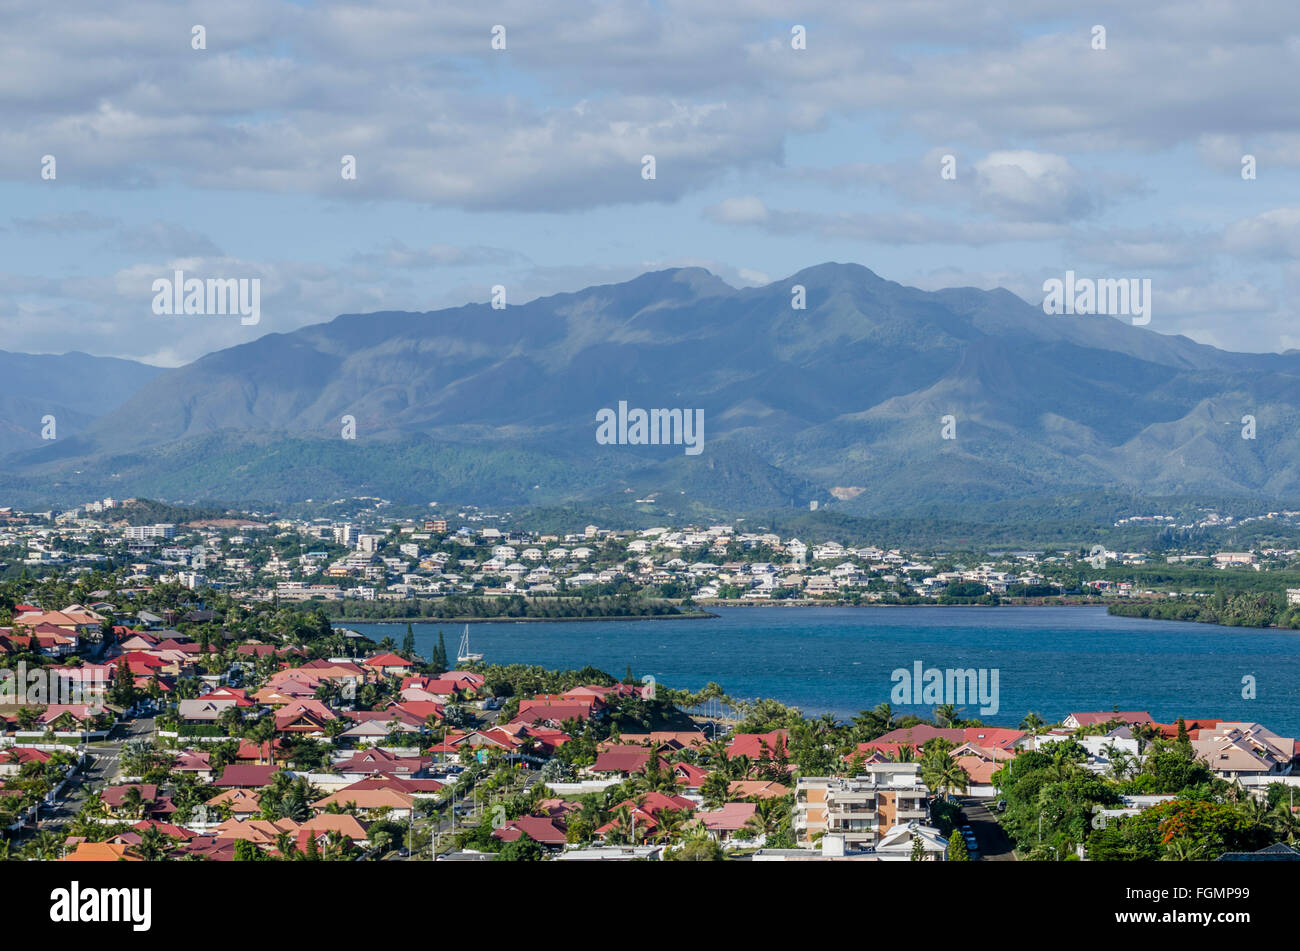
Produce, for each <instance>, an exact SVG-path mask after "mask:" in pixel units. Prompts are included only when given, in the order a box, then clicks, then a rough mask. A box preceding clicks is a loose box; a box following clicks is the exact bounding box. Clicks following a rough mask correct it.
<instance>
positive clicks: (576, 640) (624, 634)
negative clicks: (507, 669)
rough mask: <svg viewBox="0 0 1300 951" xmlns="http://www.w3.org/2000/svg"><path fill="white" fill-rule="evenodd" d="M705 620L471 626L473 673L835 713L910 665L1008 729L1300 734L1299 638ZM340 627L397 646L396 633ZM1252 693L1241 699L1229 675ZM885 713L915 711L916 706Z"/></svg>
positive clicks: (923, 710) (841, 616)
mask: <svg viewBox="0 0 1300 951" xmlns="http://www.w3.org/2000/svg"><path fill="white" fill-rule="evenodd" d="M715 611H716V613H717V614H718V615H719V616H718V617H717V618H716V619H710V620H696V621H686V620H658V621H581V622H578V621H574V622H568V621H556V622H547V623H531V622H525V623H516V622H506V623H485V624H471V625H470V641H471V646H472V649H473V650H474V651H475V652H482V653H483V654H484V655H485V657H484V660H485V661H486V662H488V663H501V664H506V663H520V664H540V665H542V666H544V667H547V668H568V667H573V668H577V667H583V666H585V665H588V664H590V665H592V666H595V667H599V668H601V669H603V670H605V671H608V672H609V673H611V674H613V675H614V676H617V677H622V676H623V674H624V673H625V672H626V669H627V667H628V665H629V664H630V665H631V667H632V670H633V673H634V674H635V675H636V676H637V677H638V678H639V677H641V676H643V675H645V674H650V675H653V676H654V677H655V678H656V680H657V681H658V682H659V683H661V684H664V685H666V686H670V687H677V688H685V689H690V690H697V689H699V688H701V687H703V686H704V685H705V684H706V683H708V682H709V681H716V682H717V683H719V684H720V685H721V686H722V687H723V689H724V690H725V691H726V692H727V693H728V694H730V695H731V696H733V697H737V698H754V697H772V698H774V699H777V700H780V701H782V702H784V703H788V704H791V705H794V706H797V707H799V708H801V709H802V710H803V711H804V712H805V713H809V714H820V713H831V714H834V715H835V716H837V717H849V716H852V715H854V714H855V713H857V712H858V711H860V710H863V709H866V708H869V707H872V706H874V705H876V704H877V703H882V702H887V701H889V700H890V692H891V689H892V687H893V684H894V682H893V681H892V680H891V674H892V672H893V671H894V670H896V669H899V668H906V669H909V670H910V669H911V668H912V666H913V664H914V662H916V661H920V662H921V663H922V664H923V665H924V666H925V667H927V668H930V667H935V668H941V669H945V668H976V669H980V668H984V669H989V670H993V669H996V670H997V671H998V684H999V696H998V706H999V709H998V712H997V713H996V714H986V715H981V714H980V713H979V712H978V710H977V704H975V703H974V702H968V703H967V704H965V705H964V707H963V711H962V715H963V716H965V717H968V718H970V717H979V718H980V719H982V720H983V721H984V722H986V723H990V724H996V725H1000V726H1016V725H1018V724H1019V723H1020V721H1021V719H1023V717H1024V715H1025V713H1026V712H1027V711H1030V710H1033V711H1035V712H1037V713H1038V714H1039V715H1040V716H1042V717H1043V718H1044V719H1045V720H1047V721H1049V722H1051V721H1055V720H1059V719H1061V718H1062V717H1064V716H1065V715H1066V714H1068V713H1070V712H1076V711H1105V710H1111V709H1115V708H1118V709H1120V710H1145V711H1147V712H1148V713H1150V714H1151V715H1152V716H1153V717H1154V718H1155V719H1156V720H1157V721H1160V722H1171V721H1172V720H1174V719H1175V718H1177V717H1178V716H1179V715H1182V716H1185V717H1187V718H1189V719H1191V718H1196V717H1215V718H1220V719H1234V720H1235V719H1240V720H1247V721H1252V722H1259V723H1263V724H1264V725H1265V726H1267V727H1268V728H1270V729H1271V730H1273V731H1274V732H1276V733H1279V734H1281V735H1283V736H1296V735H1297V733H1298V732H1300V652H1298V651H1297V649H1296V648H1297V645H1298V644H1300V633H1298V632H1294V631H1276V630H1259V629H1253V628H1242V627H1221V626H1218V625H1210V624H1194V623H1187V622H1179V621H1151V620H1145V619H1140V618H1125V617H1117V616H1114V615H1109V614H1107V613H1106V610H1105V608H1103V607H1095V606H1085V607H933V606H918V607H898V608H878V607H876V608H780V607H752V608H748V607H747V608H719V609H715ZM346 626H348V627H351V628H353V629H354V630H358V631H361V632H362V633H365V634H367V635H368V636H370V637H373V638H375V639H376V640H378V639H381V638H383V637H384V636H389V637H391V638H392V639H393V640H394V641H396V642H397V643H399V644H400V643H401V640H402V638H403V636H404V635H405V632H406V628H405V624H359V623H352V624H347V625H346ZM463 627H464V626H463V625H458V624H450V623H447V622H434V623H426V624H416V625H415V626H414V630H415V638H416V646H417V650H418V651H419V653H420V654H422V655H423V656H425V657H427V656H429V654H430V651H431V649H432V647H433V645H434V644H436V642H437V635H438V631H439V630H441V631H442V632H443V635H444V637H445V639H446V641H447V650H448V653H449V654H453V655H454V654H455V651H456V645H457V644H458V643H459V640H460V634H461V631H462V630H463ZM1246 676H1251V677H1254V678H1255V682H1256V694H1257V695H1256V698H1255V699H1246V698H1245V697H1243V682H1242V681H1243V677H1246ZM895 707H896V708H898V709H899V711H900V712H906V713H916V714H918V715H923V716H928V715H929V712H930V709H931V707H930V706H914V707H899V706H898V705H897V704H895Z"/></svg>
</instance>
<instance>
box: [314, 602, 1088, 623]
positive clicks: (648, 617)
mask: <svg viewBox="0 0 1300 951" xmlns="http://www.w3.org/2000/svg"><path fill="white" fill-rule="evenodd" d="M698 603H699V604H700V606H701V609H702V610H699V611H692V612H689V613H682V614H645V615H635V616H628V615H615V616H607V615H600V616H598V617H507V616H497V617H454V618H430V617H400V618H374V619H369V618H330V619H329V620H330V624H331V625H343V624H344V622H350V623H352V624H547V623H552V624H558V623H575V622H583V621H707V620H712V619H716V618H717V617H718V615H716V614H714V613H712V612H711V611H709V610H706V609H707V608H1087V607H1106V606H1107V604H1108V602H1105V601H1066V602H1061V601H1054V602H1050V603H1042V602H1035V601H1010V602H1002V603H1000V604H952V603H947V604H940V603H938V602H927V603H923V604H882V603H880V602H877V601H872V602H866V603H859V604H852V603H850V602H844V601H804V600H791V599H783V600H780V601H754V600H750V601H740V600H735V601H725V600H720V599H719V600H709V601H704V602H698Z"/></svg>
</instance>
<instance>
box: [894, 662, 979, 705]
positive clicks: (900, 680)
mask: <svg viewBox="0 0 1300 951" xmlns="http://www.w3.org/2000/svg"><path fill="white" fill-rule="evenodd" d="M889 679H890V680H891V681H892V682H893V684H894V687H893V689H892V690H891V691H890V692H889V700H890V702H891V703H895V704H898V705H900V706H920V705H925V706H936V705H939V704H951V705H952V706H955V707H961V706H965V705H966V704H969V703H978V704H979V712H980V714H981V715H983V716H994V715H996V714H997V712H998V703H999V701H998V668H996V667H993V668H988V667H980V668H978V669H977V668H974V667H958V668H952V667H949V668H946V669H941V668H938V667H926V666H925V665H924V664H923V663H921V661H919V660H917V661H913V662H912V668H911V670H909V669H908V668H906V667H899V668H897V669H896V670H895V671H894V672H893V673H891V674H890V675H889Z"/></svg>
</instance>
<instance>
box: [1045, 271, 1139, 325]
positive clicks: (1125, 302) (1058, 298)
mask: <svg viewBox="0 0 1300 951" xmlns="http://www.w3.org/2000/svg"><path fill="white" fill-rule="evenodd" d="M1043 293H1044V294H1046V295H1047V296H1046V297H1044V298H1043V313H1044V314H1049V315H1058V314H1096V315H1099V316H1111V317H1120V316H1123V317H1132V318H1133V323H1134V325H1135V326H1141V325H1143V324H1149V323H1151V278H1149V277H1144V278H1142V279H1140V280H1139V279H1138V278H1136V277H1127V278H1125V277H1121V278H1100V279H1098V280H1093V279H1092V278H1088V277H1080V278H1076V277H1075V276H1074V272H1073V271H1066V272H1065V280H1063V281H1062V280H1060V279H1058V278H1055V277H1052V278H1048V279H1047V280H1045V281H1043Z"/></svg>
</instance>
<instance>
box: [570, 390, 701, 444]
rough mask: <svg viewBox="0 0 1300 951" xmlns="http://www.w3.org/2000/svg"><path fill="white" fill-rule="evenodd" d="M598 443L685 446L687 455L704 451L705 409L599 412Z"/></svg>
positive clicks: (623, 404) (624, 402)
mask: <svg viewBox="0 0 1300 951" xmlns="http://www.w3.org/2000/svg"><path fill="white" fill-rule="evenodd" d="M596 422H597V423H598V424H599V425H597V426H596V442H597V443H598V444H600V445H602V446H685V447H686V455H688V456H698V455H699V454H700V453H701V452H703V451H704V410H702V409H650V410H646V409H630V410H629V409H628V408H627V400H619V401H618V410H617V411H615V410H612V409H609V408H605V409H601V410H598V411H597V412H596Z"/></svg>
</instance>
